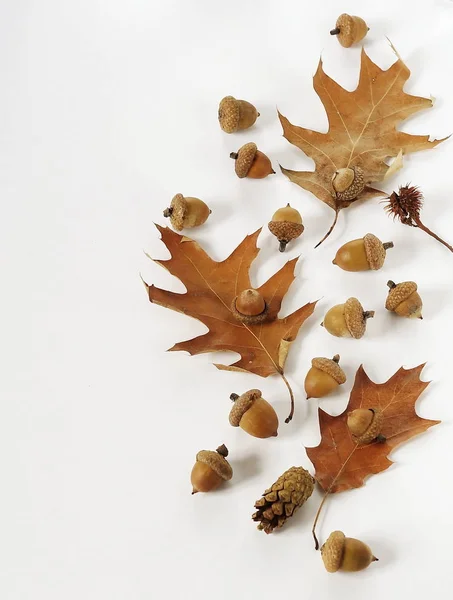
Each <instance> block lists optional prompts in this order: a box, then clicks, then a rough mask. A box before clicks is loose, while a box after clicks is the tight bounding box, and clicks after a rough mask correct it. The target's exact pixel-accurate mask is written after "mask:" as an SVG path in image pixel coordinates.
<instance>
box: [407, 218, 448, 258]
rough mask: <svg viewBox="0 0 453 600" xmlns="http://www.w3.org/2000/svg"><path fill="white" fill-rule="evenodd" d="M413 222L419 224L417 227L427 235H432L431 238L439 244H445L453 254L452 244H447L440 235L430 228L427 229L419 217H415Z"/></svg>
mask: <svg viewBox="0 0 453 600" xmlns="http://www.w3.org/2000/svg"><path fill="white" fill-rule="evenodd" d="M413 220H414V222H415V223H416V224H417V227H418V228H419V229H421V230H422V231H424V232H425V233H427V234H428V235H430V236H431V237H433V238H434V239H435V240H437V241H438V242H440V243H441V244H443V245H444V246H445V247H446V248H448V249H449V250H450V252H453V247H452V246H450V244H447V242H445V241H444V240H443V239H442V238H440V237H439V236H438V235H436V234H435V233H434V232H433V231H431V229H428V227H426V225H424V224H423V223H422V222H421V221H420V218H419V217H413Z"/></svg>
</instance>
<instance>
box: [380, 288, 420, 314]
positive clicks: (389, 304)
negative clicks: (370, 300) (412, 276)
mask: <svg viewBox="0 0 453 600" xmlns="http://www.w3.org/2000/svg"><path fill="white" fill-rule="evenodd" d="M387 285H388V287H389V293H388V296H387V300H386V302H385V308H386V309H387V310H390V311H392V312H394V313H396V314H397V315H398V316H400V317H406V318H408V319H423V317H422V308H423V302H422V299H421V298H420V296H419V294H418V292H417V284H416V283H415V282H414V281H404V282H403V283H398V284H396V283H394V282H393V281H388V282H387Z"/></svg>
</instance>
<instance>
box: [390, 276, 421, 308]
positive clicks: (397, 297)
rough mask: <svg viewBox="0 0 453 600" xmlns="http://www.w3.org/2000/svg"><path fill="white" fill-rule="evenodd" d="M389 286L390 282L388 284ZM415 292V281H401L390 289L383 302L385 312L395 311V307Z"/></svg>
mask: <svg viewBox="0 0 453 600" xmlns="http://www.w3.org/2000/svg"><path fill="white" fill-rule="evenodd" d="M388 285H390V282H389V284H388ZM416 291H417V284H416V283H415V281H403V282H402V283H398V284H397V285H395V287H391V288H390V290H389V293H388V296H387V300H386V302H385V308H386V309H387V310H395V308H396V307H397V306H399V305H400V304H401V302H403V300H406V299H407V298H409V296H410V295H411V294H413V293H414V292H416Z"/></svg>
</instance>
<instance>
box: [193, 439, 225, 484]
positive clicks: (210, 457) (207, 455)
mask: <svg viewBox="0 0 453 600" xmlns="http://www.w3.org/2000/svg"><path fill="white" fill-rule="evenodd" d="M225 456H228V450H227V449H226V448H225V446H220V447H219V448H217V450H216V451H215V452H214V450H200V452H198V454H197V457H196V459H197V461H198V462H202V463H204V464H205V465H208V467H211V469H212V470H213V471H214V472H215V473H217V475H218V476H219V477H221V478H222V479H223V480H224V481H228V480H229V479H231V478H232V477H233V469H232V468H231V465H230V463H229V462H228V461H227V460H226V458H225Z"/></svg>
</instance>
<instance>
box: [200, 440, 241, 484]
mask: <svg viewBox="0 0 453 600" xmlns="http://www.w3.org/2000/svg"><path fill="white" fill-rule="evenodd" d="M227 456H228V448H227V447H226V446H225V444H222V445H221V446H219V447H218V448H217V450H216V451H215V452H214V451H213V450H200V452H199V453H198V454H197V457H196V463H195V464H194V466H193V469H192V474H191V476H190V480H191V482H192V487H193V490H192V494H196V493H197V492H211V491H212V490H215V489H217V488H218V487H219V485H220V484H221V483H222V482H223V481H229V480H230V479H231V478H232V477H233V469H232V468H231V465H230V463H229V462H228V461H227V460H226V457H227Z"/></svg>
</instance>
